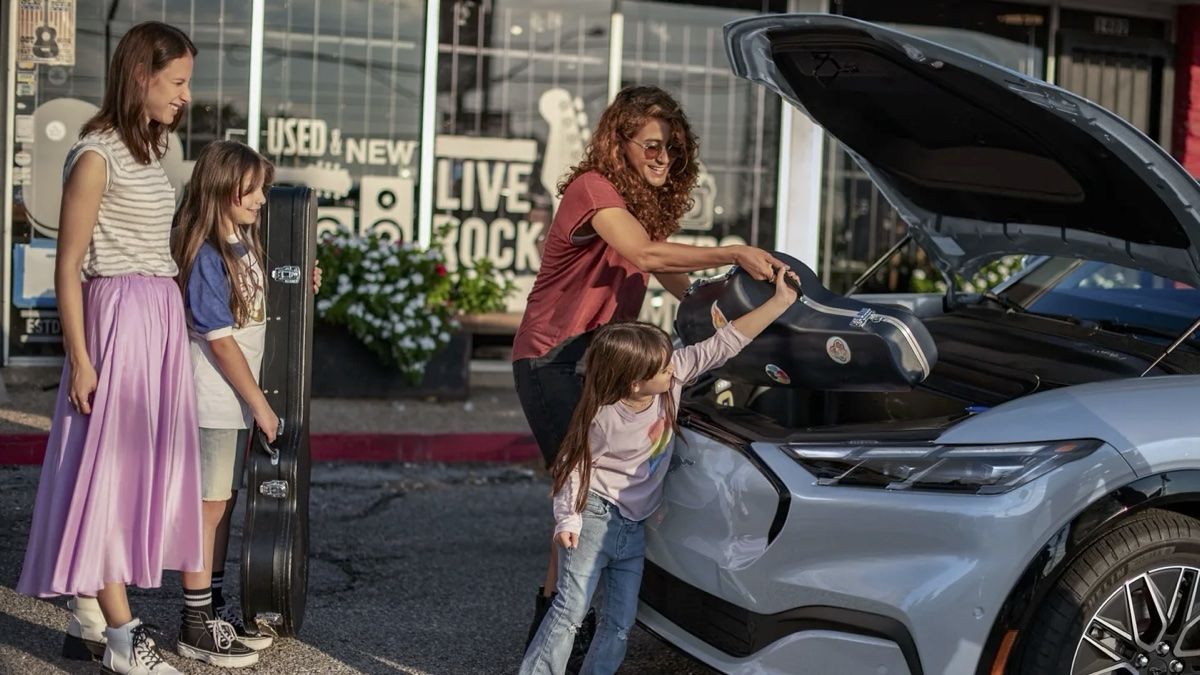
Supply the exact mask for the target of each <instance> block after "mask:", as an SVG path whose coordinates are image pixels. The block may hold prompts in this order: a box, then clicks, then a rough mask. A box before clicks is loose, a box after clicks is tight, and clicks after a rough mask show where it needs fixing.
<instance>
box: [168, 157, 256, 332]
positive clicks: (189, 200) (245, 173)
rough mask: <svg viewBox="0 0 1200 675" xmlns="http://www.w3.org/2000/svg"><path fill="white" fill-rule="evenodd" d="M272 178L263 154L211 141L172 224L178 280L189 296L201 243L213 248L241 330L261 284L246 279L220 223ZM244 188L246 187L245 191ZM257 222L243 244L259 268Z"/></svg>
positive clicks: (173, 254) (172, 250)
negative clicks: (238, 204)
mask: <svg viewBox="0 0 1200 675" xmlns="http://www.w3.org/2000/svg"><path fill="white" fill-rule="evenodd" d="M274 178H275V168H274V167H273V166H272V165H271V163H270V162H269V161H267V159H266V158H265V157H263V156H262V155H260V154H258V153H257V152H255V151H254V150H253V149H251V148H250V147H249V146H247V145H243V144H242V143H238V142H237V141H213V142H212V143H209V144H208V145H207V146H205V148H204V150H203V151H202V152H201V153H200V157H199V158H198V159H197V160H196V166H195V167H194V168H193V169H192V177H191V178H190V179H189V180H188V184H187V186H186V187H185V188H184V193H183V201H182V202H181V203H180V204H179V210H178V211H176V212H175V220H174V221H173V223H172V233H171V235H172V236H171V256H172V257H173V258H175V264H176V265H178V266H179V276H178V277H176V280H177V281H178V283H179V288H180V289H182V290H183V292H184V293H185V294H186V293H187V287H188V278H189V277H191V275H192V265H193V264H195V262H196V256H197V255H199V253H200V248H201V247H203V246H204V243H205V242H208V243H209V244H212V245H213V246H214V247H216V249H217V251H218V252H220V254H221V259H222V260H223V261H224V262H225V274H226V276H227V277H228V279H229V307H230V309H231V310H232V311H233V318H234V321H235V322H236V323H237V325H238V326H244V325H245V324H246V322H247V321H248V320H249V318H250V315H251V312H252V311H253V310H254V306H253V303H254V298H255V296H256V295H257V293H258V291H260V290H262V287H261V286H260V285H259V284H261V283H265V280H255V279H253V278H247V275H244V274H242V273H241V271H242V266H241V265H239V264H238V255H237V253H236V252H235V251H234V249H233V244H230V243H229V242H227V241H225V238H224V237H222V236H221V221H222V220H223V219H224V218H226V217H227V216H226V214H227V213H228V211H229V209H230V208H232V206H233V205H234V204H235V203H237V202H239V201H241V199H242V198H243V197H245V196H246V195H247V194H249V192H250V191H253V189H254V188H256V187H258V185H259V184H260V183H261V184H262V186H263V188H264V190H265V188H266V186H268V185H270V184H271V181H272V180H274ZM247 185H248V186H249V187H248V189H247ZM259 230H260V228H259V223H257V222H256V223H254V224H253V225H251V226H250V227H249V228H248V229H247V231H246V232H245V235H244V236H243V235H240V234H239V238H240V239H241V240H242V244H243V245H244V246H245V247H246V248H247V249H248V250H249V251H250V255H252V256H254V260H255V262H257V263H258V265H259V268H260V269H262V268H263V248H262V237H261V236H260V235H259Z"/></svg>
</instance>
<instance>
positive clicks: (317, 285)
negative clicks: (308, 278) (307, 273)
mask: <svg viewBox="0 0 1200 675" xmlns="http://www.w3.org/2000/svg"><path fill="white" fill-rule="evenodd" d="M320 292H321V263H317V264H316V265H314V266H313V293H320Z"/></svg>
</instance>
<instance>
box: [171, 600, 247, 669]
mask: <svg viewBox="0 0 1200 675" xmlns="http://www.w3.org/2000/svg"><path fill="white" fill-rule="evenodd" d="M175 651H177V652H179V655H180V656H184V657H187V658H189V659H195V660H197V661H203V662H204V663H210V664H212V665H214V666H218V667H221V668H245V667H247V666H253V665H254V664H256V663H258V652H256V651H254V650H253V649H250V648H249V647H247V646H246V645H244V644H242V643H241V641H240V640H238V636H237V632H236V631H235V630H234V629H233V626H231V625H229V623H228V622H226V621H223V620H221V619H214V618H212V617H210V616H209V615H208V614H207V613H206V612H204V611H196V610H194V609H188V608H186V607H185V608H184V610H183V622H182V624H181V625H180V627H179V642H178V644H176V646H175Z"/></svg>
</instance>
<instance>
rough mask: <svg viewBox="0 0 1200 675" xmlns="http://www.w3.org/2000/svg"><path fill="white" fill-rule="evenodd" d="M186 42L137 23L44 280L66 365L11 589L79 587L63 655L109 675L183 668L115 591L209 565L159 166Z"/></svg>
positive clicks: (65, 591) (68, 180) (69, 194)
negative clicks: (95, 664) (49, 278)
mask: <svg viewBox="0 0 1200 675" xmlns="http://www.w3.org/2000/svg"><path fill="white" fill-rule="evenodd" d="M195 54H196V47H195V46H194V45H193V44H192V41H191V40H190V39H188V37H187V35H185V34H184V33H183V32H182V31H180V30H179V29H177V28H174V27H172V26H169V25H167V24H164V23H159V22H153V21H152V22H146V23H142V24H138V25H136V26H134V27H133V28H131V29H130V30H129V32H127V33H126V34H125V35H124V36H123V37H122V38H121V41H120V42H119V43H118V44H117V48H116V51H115V52H114V53H113V57H112V62H111V64H110V65H109V73H108V78H107V84H106V88H105V92H104V100H103V103H102V105H101V107H100V111H99V112H98V113H96V115H95V116H94V117H93V118H92V119H91V120H89V121H88V122H87V124H86V125H84V128H83V130H82V133H81V134H80V138H79V142H77V143H76V144H75V145H74V147H72V149H71V151H70V153H69V154H68V155H67V160H66V165H65V167H64V169H63V177H64V187H63V197H62V207H61V213H60V217H59V230H58V232H59V234H58V252H57V258H56V261H55V274H54V281H55V283H54V290H55V294H56V296H57V300H58V311H59V315H60V317H61V320H62V328H63V346H64V348H65V350H66V363H65V364H64V366H63V373H62V379H61V382H60V386H59V390H58V401H57V403H56V404H55V409H54V422H53V425H52V427H51V431H50V440H49V442H48V443H47V447H46V458H45V462H44V463H43V465H42V474H41V479H40V482H39V484H38V493H37V501H36V503H35V505H34V510H33V522H32V526H31V528H30V534H29V545H28V548H27V549H26V551H25V562H24V565H23V567H22V569H21V579H20V581H19V582H18V583H17V590H18V591H20V592H21V593H25V594H27V595H34V596H38V597H48V596H54V595H74V596H76V597H74V598H72V600H71V601H70V602H69V607H70V609H71V614H72V615H71V619H70V622H69V623H68V632H67V639H66V642H65V643H64V647H63V649H64V655H66V656H76V657H82V658H90V657H91V656H93V655H100V654H102V665H103V667H104V670H105V671H106V672H110V673H139V674H153V675H167V674H173V673H178V672H179V671H177V670H176V669H175V668H173V667H171V666H170V665H169V664H168V663H167V662H166V661H164V660H163V659H162V657H161V656H160V655H159V653H158V649H157V646H156V645H155V644H154V640H153V639H152V638H151V637H150V636H149V634H148V633H147V631H146V627H145V626H143V625H142V623H141V621H140V620H138V619H137V618H135V617H134V616H133V613H132V612H131V611H130V608H129V600H128V597H127V596H126V592H125V587H126V585H127V584H134V585H136V586H140V587H143V588H153V587H157V586H159V585H160V584H161V581H162V571H163V570H164V569H173V570H181V571H184V572H194V571H197V570H201V569H203V568H204V561H203V546H202V541H201V527H200V481H199V473H200V453H199V442H198V438H197V434H196V408H195V399H194V392H193V389H192V365H191V361H190V359H189V357H188V338H187V327H186V324H185V321H184V310H183V302H182V298H181V297H180V294H179V288H178V287H177V286H176V285H175V281H174V277H175V274H176V273H177V271H178V270H177V268H176V265H175V261H174V260H173V259H172V258H171V252H170V248H169V237H170V229H171V216H172V214H173V213H174V211H175V190H174V188H172V186H171V182H170V180H168V178H167V174H166V173H165V172H164V171H163V168H162V166H161V164H160V163H159V160H160V159H161V158H162V156H163V155H164V153H165V152H166V149H167V138H168V134H169V133H170V131H171V130H173V129H174V128H175V127H176V126H177V125H178V124H179V120H180V118H181V116H182V114H183V110H184V108H185V107H186V106H187V104H188V103H189V102H190V101H191V92H190V90H189V83H190V81H191V76H192V65H193V57H194V56H195ZM81 276H82V279H83V280H82V282H81Z"/></svg>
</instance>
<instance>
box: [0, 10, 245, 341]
mask: <svg viewBox="0 0 1200 675" xmlns="http://www.w3.org/2000/svg"><path fill="white" fill-rule="evenodd" d="M27 4H28V3H22V8H21V12H20V14H21V15H24V13H25V5H27ZM42 7H44V8H45V7H52V8H53V11H52V12H51V14H50V16H45V15H42V14H40V13H36V12H35V14H36V15H29V16H25V18H26V20H25V21H20V20H18V33H19V35H18V37H19V38H21V37H24V35H23V34H21V31H25V30H29V31H32V30H33V29H34V28H35V27H36V26H38V25H42V22H44V21H45V22H48V23H49V25H53V26H54V27H55V29H56V32H55V42H56V44H55V45H53V46H54V47H57V49H53V48H44V49H42V50H41V57H39V58H37V59H27V58H21V57H19V58H18V59H17V62H16V64H15V65H16V81H17V87H16V91H15V95H16V98H15V110H14V111H13V113H14V115H15V118H14V127H15V135H14V142H15V145H14V156H13V164H14V166H13V167H12V168H11V171H12V174H11V175H12V180H13V183H14V204H13V209H12V214H13V222H12V251H11V256H12V257H11V261H12V265H11V269H12V272H11V274H12V289H13V291H12V298H11V305H10V306H9V307H10V308H9V311H10V321H11V324H10V325H11V330H10V331H9V334H8V336H7V339H8V340H9V345H8V347H9V354H10V356H15V357H30V356H34V357H36V356H60V355H61V354H62V330H61V326H60V325H59V321H58V312H57V307H56V302H55V299H54V250H55V245H56V241H57V235H58V208H59V201H60V199H61V195H62V167H63V161H64V159H65V158H66V154H67V151H68V150H69V149H70V147H71V145H72V144H73V143H74V142H75V141H76V139H77V138H78V135H79V129H80V128H81V127H82V125H83V124H84V122H86V121H87V120H88V118H90V117H91V116H92V114H94V113H95V112H96V111H97V110H98V108H99V105H100V102H101V100H102V98H103V95H104V86H105V77H106V75H107V63H108V61H109V55H110V54H111V53H112V50H113V49H115V48H116V46H117V42H118V41H119V40H120V39H121V36H122V35H124V33H125V31H127V30H128V29H129V28H130V27H131V26H133V25H134V24H137V23H140V22H142V21H147V20H158V21H165V22H167V23H170V24H172V25H174V26H177V27H178V28H180V29H182V30H183V31H184V32H186V33H187V34H188V35H189V36H190V37H191V38H192V40H193V41H194V42H195V44H196V47H197V49H198V50H199V54H198V55H197V57H196V63H195V68H194V72H193V79H192V105H191V107H190V108H189V109H188V111H187V115H186V117H185V118H184V120H183V122H182V124H181V125H180V127H179V129H178V130H177V132H176V134H175V137H174V138H172V139H171V142H170V146H169V150H168V154H167V156H166V157H164V158H163V166H164V168H165V169H166V170H167V173H168V175H169V176H170V178H171V181H172V182H173V183H174V184H175V185H176V186H177V188H178V187H180V186H182V185H183V183H184V182H186V180H187V178H188V176H189V175H190V173H191V163H192V161H193V160H194V159H195V157H196V155H197V154H199V152H200V150H201V149H203V147H204V146H205V145H206V144H207V143H209V142H210V141H212V140H213V139H216V138H223V137H224V136H225V135H226V134H227V133H228V132H230V131H232V130H237V129H244V128H245V116H246V100H247V92H248V90H249V83H250V78H249V62H250V51H249V49H250V29H249V26H250V3H245V2H206V1H203V0H169V1H167V0H139V1H135V2H121V3H117V4H116V5H113V6H112V7H115V10H116V11H115V12H114V13H113V14H112V17H111V19H110V17H109V11H110V9H112V7H110V3H98V2H68V3H48V4H43V5H42ZM65 8H70V11H68V10H67V9H65ZM4 11H8V7H7V5H6V7H5V10H4ZM42 11H45V10H42ZM43 57H44V58H43Z"/></svg>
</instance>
